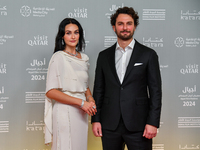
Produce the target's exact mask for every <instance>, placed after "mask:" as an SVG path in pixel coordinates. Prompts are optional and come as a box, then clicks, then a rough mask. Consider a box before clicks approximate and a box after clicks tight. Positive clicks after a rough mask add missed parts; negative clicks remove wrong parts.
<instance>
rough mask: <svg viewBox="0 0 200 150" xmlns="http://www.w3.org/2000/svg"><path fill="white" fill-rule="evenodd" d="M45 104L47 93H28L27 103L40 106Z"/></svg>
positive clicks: (26, 96)
mask: <svg viewBox="0 0 200 150" xmlns="http://www.w3.org/2000/svg"><path fill="white" fill-rule="evenodd" d="M44 102H45V92H26V94H25V103H27V104H36V103H37V104H40V103H44Z"/></svg>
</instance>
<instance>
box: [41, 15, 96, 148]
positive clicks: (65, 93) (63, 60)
mask: <svg viewBox="0 0 200 150" xmlns="http://www.w3.org/2000/svg"><path fill="white" fill-rule="evenodd" d="M84 46H85V40H84V36H83V29H82V27H81V25H80V24H79V22H78V21H77V20H75V19H72V18H66V19H64V20H63V21H62V22H61V23H60V25H59V29H58V33H57V36H56V40H55V49H54V54H53V56H52V58H51V60H50V62H49V68H48V73H47V83H46V100H45V116H44V121H45V143H46V144H49V143H51V142H52V150H79V149H80V150H87V133H88V115H90V116H92V115H94V114H95V113H96V105H95V101H94V99H93V97H92V96H91V92H90V89H89V87H88V65H89V63H88V61H89V58H88V56H87V55H86V54H83V53H82V52H81V51H82V49H83V48H84ZM53 100H54V101H53ZM52 107H53V108H52ZM87 114H88V115H87Z"/></svg>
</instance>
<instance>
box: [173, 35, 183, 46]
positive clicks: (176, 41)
mask: <svg viewBox="0 0 200 150" xmlns="http://www.w3.org/2000/svg"><path fill="white" fill-rule="evenodd" d="M174 44H175V45H176V47H183V45H184V39H183V38H182V37H177V38H176V39H175V41H174Z"/></svg>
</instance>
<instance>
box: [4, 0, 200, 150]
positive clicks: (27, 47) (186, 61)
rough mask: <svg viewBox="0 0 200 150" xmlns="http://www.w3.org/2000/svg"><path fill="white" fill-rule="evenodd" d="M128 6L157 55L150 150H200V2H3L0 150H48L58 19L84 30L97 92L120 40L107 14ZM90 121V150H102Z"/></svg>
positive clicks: (139, 33)
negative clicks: (158, 81)
mask: <svg viewBox="0 0 200 150" xmlns="http://www.w3.org/2000/svg"><path fill="white" fill-rule="evenodd" d="M123 6H132V7H133V8H134V9H135V10H136V11H138V14H139V16H140V20H139V21H140V25H139V26H138V28H137V30H136V32H135V35H134V37H135V39H137V40H138V41H139V42H140V43H143V44H144V45H146V46H148V47H151V48H153V49H154V50H155V51H156V52H157V53H158V55H159V61H160V70H161V75H162V82H163V100H162V101H163V107H162V115H161V122H160V128H159V130H158V135H157V137H156V138H154V140H153V149H154V150H181V149H187V150H194V149H196V150H198V149H200V109H199V108H200V79H199V77H200V75H199V65H200V59H199V56H200V1H199V0H192V1H191V0H175V1H171V0H169V1H164V0H151V1H148V0H140V1H139V0H123V1H122V0H59V1H55V0H34V1H31V0H17V1H16V0H1V1H0V150H50V147H48V146H45V145H44V135H43V130H44V121H43V118H44V116H43V114H44V94H45V93H44V91H45V80H46V74H47V69H48V63H49V60H50V57H51V55H52V53H53V49H54V43H55V42H54V41H55V35H56V33H57V29H58V24H59V23H60V22H61V20H63V19H64V18H66V17H72V18H76V19H77V20H78V21H79V22H80V23H81V24H82V26H83V28H84V33H85V39H86V43H87V47H86V50H85V53H86V54H87V55H88V56H89V57H90V70H89V75H90V88H91V90H93V82H94V72H95V66H96V59H97V56H98V53H99V52H100V51H101V50H103V49H105V48H107V47H109V46H111V45H112V44H113V43H115V42H116V39H117V38H116V36H115V33H114V32H113V30H112V27H111V25H110V19H109V18H110V15H111V14H113V13H114V12H115V10H116V9H117V8H119V7H123ZM88 123H89V131H88V132H89V136H88V150H101V149H102V147H101V140H100V138H95V137H94V136H93V134H92V131H91V125H90V120H88ZM80 136H81V135H80Z"/></svg>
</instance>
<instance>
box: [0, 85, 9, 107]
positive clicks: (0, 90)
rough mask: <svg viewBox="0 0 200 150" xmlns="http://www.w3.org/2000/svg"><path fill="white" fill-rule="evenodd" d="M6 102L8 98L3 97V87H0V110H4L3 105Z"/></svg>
mask: <svg viewBox="0 0 200 150" xmlns="http://www.w3.org/2000/svg"><path fill="white" fill-rule="evenodd" d="M7 100H9V97H6V96H5V87H4V86H2V87H0V110H1V109H4V103H6V102H7Z"/></svg>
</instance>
